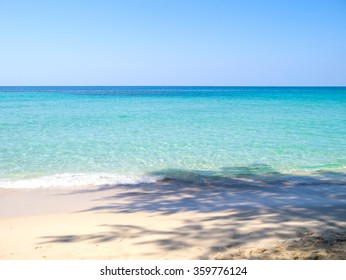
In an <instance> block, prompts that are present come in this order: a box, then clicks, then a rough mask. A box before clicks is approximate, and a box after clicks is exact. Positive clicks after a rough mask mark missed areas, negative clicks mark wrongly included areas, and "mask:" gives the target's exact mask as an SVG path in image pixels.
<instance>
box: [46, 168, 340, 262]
mask: <svg viewBox="0 0 346 280" xmlns="http://www.w3.org/2000/svg"><path fill="white" fill-rule="evenodd" d="M150 175H157V176H163V177H165V179H163V180H161V181H158V182H156V183H154V184H144V183H142V184H136V185H126V184H125V185H117V186H109V185H108V186H101V187H98V188H95V189H84V190H78V191H73V192H68V193H66V195H78V194H83V193H86V192H98V193H99V194H101V197H99V198H97V200H95V202H96V203H97V206H95V207H92V208H88V209H82V210H81V211H79V212H94V213H99V214H102V213H114V214H119V213H135V212H145V213H149V214H150V215H152V216H165V217H166V218H167V219H170V215H173V214H177V213H186V218H184V219H182V222H181V224H180V225H179V226H176V227H174V228H168V229H167V228H164V227H160V226H155V227H150V226H143V225H141V226H139V225H136V224H133V223H131V221H129V222H128V223H127V224H118V223H114V224H101V225H99V227H100V232H99V233H97V234H94V233H93V234H87V233H86V234H82V235H80V234H70V235H62V236H58V235H57V236H54V235H52V236H45V237H42V240H41V241H42V243H70V242H96V243H100V242H112V241H116V240H120V239H124V238H126V239H130V240H132V241H133V245H135V246H144V245H146V244H151V245H155V246H158V247H160V248H161V250H162V251H164V252H169V251H177V252H178V251H180V250H189V249H191V250H192V249H193V248H196V246H197V245H196V244H200V246H203V249H202V250H201V252H200V253H197V254H196V258H199V259H207V258H215V256H216V255H217V254H219V253H221V252H223V251H225V250H226V249H230V248H231V249H239V248H244V247H246V246H253V245H249V244H254V243H259V242H262V241H265V240H266V239H268V238H274V239H276V240H278V241H280V242H281V241H284V240H287V239H290V238H294V237H297V236H299V235H301V234H307V233H309V232H323V231H326V230H334V231H343V230H345V223H346V174H344V173H341V172H325V171H317V172H315V173H314V174H312V175H291V174H283V173H279V172H277V171H275V170H273V169H272V168H271V167H270V166H267V165H263V164H254V165H249V166H239V167H229V168H223V169H221V170H220V171H218V172H205V171H186V170H162V171H158V172H155V173H152V174H150ZM112 190H114V194H111V195H109V193H110V191H111V192H112ZM102 192H106V193H107V195H106V196H103V197H102ZM149 214H148V215H149ZM141 236H153V238H149V239H148V240H147V241H138V240H139V237H141ZM203 244H205V245H203ZM197 247H198V246H197ZM145 257H146V258H155V255H151V253H150V252H147V253H146V256H145Z"/></svg>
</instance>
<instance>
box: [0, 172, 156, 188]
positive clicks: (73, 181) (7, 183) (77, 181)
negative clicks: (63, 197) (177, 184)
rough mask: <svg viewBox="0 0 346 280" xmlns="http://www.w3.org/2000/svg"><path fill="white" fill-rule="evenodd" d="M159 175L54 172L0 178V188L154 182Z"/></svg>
mask: <svg viewBox="0 0 346 280" xmlns="http://www.w3.org/2000/svg"><path fill="white" fill-rule="evenodd" d="M162 179H163V177H160V176H138V175H117V174H82V173H78V174H70V173H65V174H56V175H52V176H44V177H39V178H31V179H22V180H9V179H6V180H0V188H6V189H35V188H55V187H61V188H64V187H68V188H70V187H83V186H104V185H121V184H131V185H132V184H139V183H155V182H157V181H159V180H162Z"/></svg>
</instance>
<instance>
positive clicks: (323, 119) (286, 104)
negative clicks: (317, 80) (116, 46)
mask: <svg viewBox="0 0 346 280" xmlns="http://www.w3.org/2000/svg"><path fill="white" fill-rule="evenodd" d="M345 170H346V87H0V187H5V188H21V187H25V188H29V187H31V188H36V187H52V186H78V185H103V184H120V183H128V184H131V183H138V182H154V181H155V180H157V179H159V178H163V177H179V176H182V177H184V176H187V175H186V174H190V176H192V175H193V174H195V175H196V176H199V175H202V176H207V177H208V176H211V177H212V176H226V177H227V176H228V177H232V176H239V175H241V174H242V175H244V174H249V175H261V176H262V175H263V176H269V175H270V174H296V173H297V174H298V173H311V174H312V173H316V172H321V171H328V172H332V171H333V172H334V171H337V172H341V173H344V172H345ZM191 174H192V175H191Z"/></svg>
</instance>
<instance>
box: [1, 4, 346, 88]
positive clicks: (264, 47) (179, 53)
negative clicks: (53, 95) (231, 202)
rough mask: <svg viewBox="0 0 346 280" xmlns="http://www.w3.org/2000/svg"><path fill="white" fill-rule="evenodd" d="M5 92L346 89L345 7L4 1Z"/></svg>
mask: <svg viewBox="0 0 346 280" xmlns="http://www.w3.org/2000/svg"><path fill="white" fill-rule="evenodd" d="M0 85H250V86H251V85H346V0H325V1H322V0H321V1H319V0H316V1H308V0H296V1H295V0H291V1H289V0H286V1H280V0H276V1H274V0H273V1H266V0H258V1H250V0H238V1H232V0H225V1H222V0H209V1H206V0H205V1H203V0H183V1H179V0H172V1H169V0H161V1H152V0H141V1H139V0H138V1H136V0H121V1H120V0H119V1H116V0H113V1H112V0H93V1H91V0H90V1H88V0H56V1H52V0H41V1H38V0H36V1H32V0H22V1H21V0H0Z"/></svg>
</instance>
